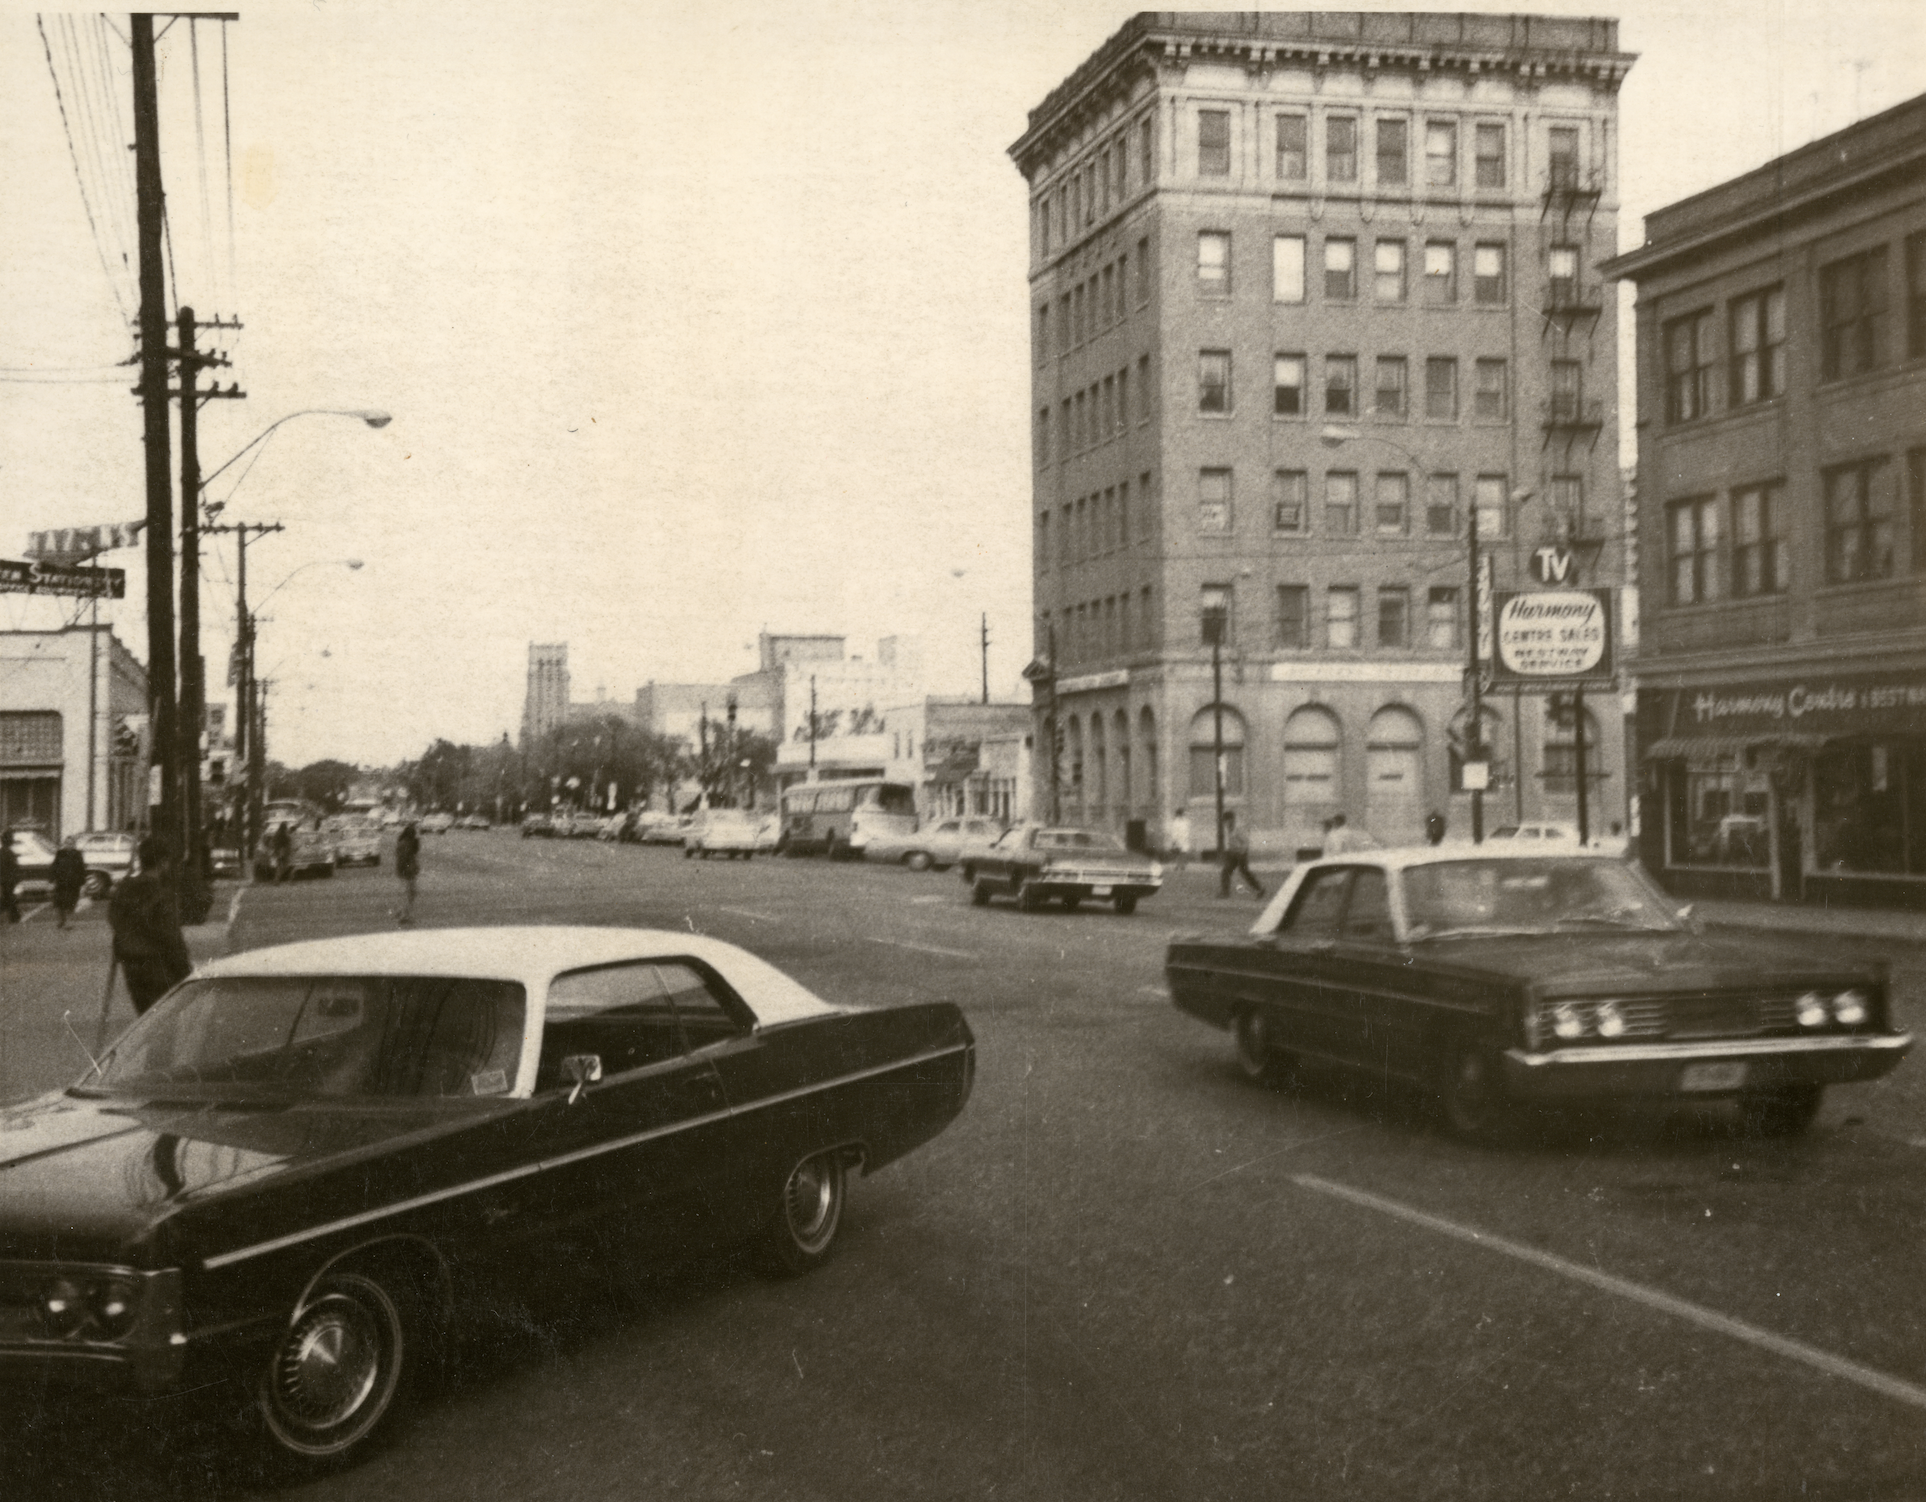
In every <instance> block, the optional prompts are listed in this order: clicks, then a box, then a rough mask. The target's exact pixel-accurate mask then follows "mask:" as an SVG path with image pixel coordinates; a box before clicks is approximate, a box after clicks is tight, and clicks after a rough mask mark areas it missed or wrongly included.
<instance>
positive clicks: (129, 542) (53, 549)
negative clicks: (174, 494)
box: [27, 519, 147, 563]
mask: <svg viewBox="0 0 1926 1502" xmlns="http://www.w3.org/2000/svg"><path fill="white" fill-rule="evenodd" d="M146 525H147V523H146V521H145V520H144V519H143V520H141V521H137V522H103V523H101V524H100V525H99V526H97V527H55V528H53V529H52V530H51V531H47V532H29V533H28V534H27V556H28V557H29V558H34V559H39V560H41V561H43V562H48V563H78V562H80V561H81V560H82V559H83V558H91V557H93V556H94V555H95V554H96V553H106V552H111V551H112V550H113V549H115V548H137V547H139V546H140V529H141V528H142V527H144V526H146Z"/></svg>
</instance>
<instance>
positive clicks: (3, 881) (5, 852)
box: [0, 829, 20, 923]
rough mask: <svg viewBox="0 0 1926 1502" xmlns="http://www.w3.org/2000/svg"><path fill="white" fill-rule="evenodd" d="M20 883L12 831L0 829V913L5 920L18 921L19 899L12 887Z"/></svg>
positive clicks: (18, 863) (18, 861)
mask: <svg viewBox="0 0 1926 1502" xmlns="http://www.w3.org/2000/svg"><path fill="white" fill-rule="evenodd" d="M18 885H20V857H19V856H17V855H15V854H14V853H13V831H12V830H11V829H0V913H4V914H6V918H7V922H9V923H18V922H19V921H20V899H19V898H17V897H15V896H14V895H13V889H14V888H15V887H17V886H18Z"/></svg>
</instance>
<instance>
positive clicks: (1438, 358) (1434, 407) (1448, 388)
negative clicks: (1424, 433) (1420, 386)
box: [1424, 355, 1458, 419]
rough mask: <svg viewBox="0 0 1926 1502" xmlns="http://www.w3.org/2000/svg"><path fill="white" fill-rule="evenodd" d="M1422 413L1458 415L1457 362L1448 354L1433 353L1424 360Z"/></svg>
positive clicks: (1446, 416)
mask: <svg viewBox="0 0 1926 1502" xmlns="http://www.w3.org/2000/svg"><path fill="white" fill-rule="evenodd" d="M1424 415H1425V416H1426V417H1432V418H1445V419H1455V418H1456V417H1457V415H1458V362H1457V361H1456V360H1455V359H1453V358H1452V357H1451V356H1449V355H1433V356H1432V357H1431V358H1430V359H1428V360H1426V361H1425V362H1424Z"/></svg>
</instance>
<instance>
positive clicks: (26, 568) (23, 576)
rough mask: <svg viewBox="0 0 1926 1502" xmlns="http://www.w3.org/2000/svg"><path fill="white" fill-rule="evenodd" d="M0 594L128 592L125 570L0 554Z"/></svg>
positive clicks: (116, 595)
mask: <svg viewBox="0 0 1926 1502" xmlns="http://www.w3.org/2000/svg"><path fill="white" fill-rule="evenodd" d="M0 594H12V595H78V596H79V597H80V598H82V599H95V600H119V599H123V598H125V596H126V594H127V571H126V570H125V569H118V568H75V567H73V566H71V565H69V564H65V563H16V562H14V561H13V560H12V559H8V558H0Z"/></svg>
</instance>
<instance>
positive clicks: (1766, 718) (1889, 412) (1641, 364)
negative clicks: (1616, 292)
mask: <svg viewBox="0 0 1926 1502" xmlns="http://www.w3.org/2000/svg"><path fill="white" fill-rule="evenodd" d="M1645 237H1646V238H1645V244H1644V245H1643V246H1641V247H1640V248H1639V249H1637V250H1635V251H1632V252H1631V253H1629V254H1627V255H1624V256H1620V257H1618V258H1617V259H1616V260H1614V261H1612V262H1610V263H1608V264H1607V265H1606V267H1605V268H1604V269H1605V271H1606V273H1607V274H1608V275H1613V276H1618V277H1623V278H1626V279H1628V280H1631V281H1634V282H1636V283H1637V284H1638V408H1639V411H1638V416H1639V425H1638V433H1639V467H1638V520H1637V529H1638V556H1639V559H1640V560H1641V567H1640V570H1639V593H1640V598H1641V609H1640V616H1639V639H1638V657H1637V663H1636V670H1637V675H1638V685H1639V696H1638V739H1639V743H1640V747H1641V750H1642V753H1643V756H1644V758H1645V763H1644V764H1645V774H1644V787H1645V792H1646V796H1645V798H1644V800H1643V817H1642V819H1641V821H1640V822H1641V841H1642V849H1643V853H1644V858H1645V861H1646V863H1647V865H1649V866H1650V867H1651V868H1652V869H1653V870H1654V871H1656V872H1658V873H1659V874H1660V875H1661V877H1662V879H1663V880H1664V881H1665V883H1666V884H1667V886H1669V887H1670V888H1671V889H1672V890H1674V891H1676V892H1679V893H1681V894H1704V895H1718V896H1724V895H1744V896H1770V897H1776V898H1783V899H1788V900H1795V899H1804V900H1807V901H1816V902H1822V903H1827V904H1835V905H1846V904H1882V905H1898V906H1907V907H1926V95H1921V96H1920V97H1918V98H1916V99H1912V100H1909V101H1908V102H1907V103H1905V104H1902V105H1899V106H1898V107H1896V108H1894V109H1890V110H1887V111H1886V112H1885V113H1883V114H1880V115H1876V116H1874V117H1872V118H1871V119H1868V120H1862V121H1860V122H1859V123H1858V124H1856V125H1852V126H1850V127H1848V128H1847V129H1845V130H1842V131H1839V132H1837V133H1836V134H1834V135H1830V136H1827V137H1825V138H1824V139H1823V140H1818V141H1814V142H1813V143H1811V144H1810V145H1808V146H1803V147H1801V148H1800V149H1799V150H1797V151H1794V152H1790V153H1788V154H1786V155H1785V156H1782V157H1779V158H1777V159H1776V160H1774V161H1771V162H1768V163H1767V164H1766V165H1765V166H1763V167H1760V168H1758V169H1757V170H1756V171H1753V172H1748V173H1746V174H1745V175H1744V176H1742V177H1736V178H1733V179H1732V180H1731V181H1729V182H1726V183H1722V184H1720V185H1719V186H1718V187H1715V188H1712V189H1710V190H1708V191H1706V192H1704V193H1700V194H1698V195H1696V196H1695V197H1692V198H1688V199H1685V200H1683V201H1682V202H1679V203H1675V204H1672V205H1670V206H1669V207H1667V208H1663V209H1660V210H1659V211H1658V212H1657V213H1654V214H1652V215H1650V216H1648V217H1647V219H1646V221H1645Z"/></svg>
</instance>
